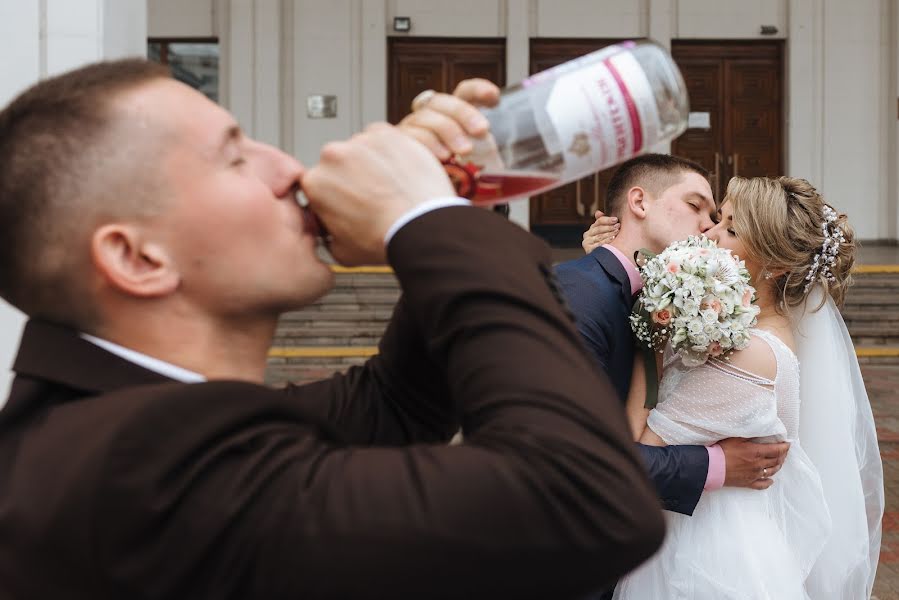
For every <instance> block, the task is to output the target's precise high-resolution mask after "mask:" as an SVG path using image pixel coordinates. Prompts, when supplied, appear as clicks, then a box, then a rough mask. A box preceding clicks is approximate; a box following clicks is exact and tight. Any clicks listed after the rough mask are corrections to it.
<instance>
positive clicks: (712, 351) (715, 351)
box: [709, 342, 724, 357]
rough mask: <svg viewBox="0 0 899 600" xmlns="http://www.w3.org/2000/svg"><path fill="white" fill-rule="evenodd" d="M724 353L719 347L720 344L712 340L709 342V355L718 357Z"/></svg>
mask: <svg viewBox="0 0 899 600" xmlns="http://www.w3.org/2000/svg"><path fill="white" fill-rule="evenodd" d="M722 354H724V349H723V348H722V347H721V344H720V343H718V342H712V343H711V344H709V356H713V357H718V356H721V355H722Z"/></svg>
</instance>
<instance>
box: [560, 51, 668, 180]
mask: <svg viewBox="0 0 899 600" xmlns="http://www.w3.org/2000/svg"><path fill="white" fill-rule="evenodd" d="M546 112H547V114H548V115H549V118H550V121H551V122H552V124H553V127H554V128H555V130H556V134H557V135H558V142H559V144H560V147H559V148H558V151H559V152H562V155H563V157H564V159H565V167H564V172H563V178H564V179H574V178H576V177H581V176H584V175H586V174H588V173H593V172H595V171H598V170H600V169H604V168H606V167H610V166H612V165H615V164H618V163H620V162H623V161H625V160H627V159H628V158H630V157H632V156H634V155H636V154H639V153H640V152H642V151H643V149H644V148H647V147H649V146H651V145H653V144H655V143H656V142H657V140H656V139H655V138H656V137H657V132H658V128H659V116H658V109H657V107H656V99H655V96H654V95H653V91H652V87H651V86H650V84H649V80H648V79H647V78H646V74H645V73H644V72H643V68H642V67H641V66H640V63H638V62H637V60H636V59H635V58H634V56H633V55H632V54H631V53H630V52H621V51H618V52H613V53H612V54H611V55H610V56H608V57H607V58H605V59H604V60H603V61H601V62H598V63H594V64H592V65H590V66H587V67H585V68H582V69H579V70H577V71H575V72H569V73H566V74H564V75H562V76H560V77H559V78H558V79H557V80H556V82H555V84H554V85H553V89H552V91H551V92H550V94H549V97H548V99H547V104H546Z"/></svg>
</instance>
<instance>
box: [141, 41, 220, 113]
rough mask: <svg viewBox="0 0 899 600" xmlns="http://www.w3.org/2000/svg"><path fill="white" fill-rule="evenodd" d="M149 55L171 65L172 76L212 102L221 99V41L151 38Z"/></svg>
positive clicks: (152, 58)
mask: <svg viewBox="0 0 899 600" xmlns="http://www.w3.org/2000/svg"><path fill="white" fill-rule="evenodd" d="M147 57H148V58H149V59H150V60H154V61H156V62H158V63H161V64H163V65H168V66H169V68H170V69H171V70H172V76H174V77H175V79H177V80H178V81H182V82H184V83H186V84H187V85H189V86H191V87H192V88H195V89H197V90H199V91H200V92H202V93H203V94H205V95H206V97H208V98H209V99H210V100H212V101H213V102H218V98H219V44H218V40H217V39H215V38H212V39H209V38H202V39H183V38H171V39H169V38H150V40H149V41H148V42H147Z"/></svg>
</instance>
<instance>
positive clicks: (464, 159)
mask: <svg viewBox="0 0 899 600" xmlns="http://www.w3.org/2000/svg"><path fill="white" fill-rule="evenodd" d="M483 113H484V115H485V116H486V117H487V119H488V121H490V133H489V134H488V135H487V136H485V137H484V138H480V139H476V140H473V142H474V149H473V150H472V152H470V153H469V154H466V155H465V156H459V157H455V158H454V159H451V160H450V161H449V162H448V163H447V164H446V165H445V167H446V170H447V173H448V174H449V175H450V178H451V179H452V180H453V183H454V184H455V186H456V191H457V193H458V194H459V195H460V196H463V197H466V198H471V199H472V201H473V202H474V203H475V204H482V205H484V204H495V203H498V202H508V201H509V200H514V199H516V198H524V197H528V196H532V195H534V194H538V193H541V192H545V191H547V190H550V189H552V188H555V187H557V186H560V185H564V184H566V183H568V182H570V181H574V180H576V179H579V178H581V177H584V176H585V175H589V174H590V173H595V172H597V171H600V170H602V169H605V168H608V167H611V166H613V165H616V164H618V163H621V162H624V161H625V160H627V159H629V158H631V157H633V156H636V155H638V154H641V153H643V152H647V151H649V150H650V149H651V148H652V146H654V145H655V144H658V143H659V142H665V141H668V140H671V139H673V138H675V137H677V136H678V135H680V134H681V133H683V131H684V130H685V129H686V127H687V115H688V113H689V101H688V99H687V89H686V86H685V85H684V80H683V77H682V76H681V74H680V71H679V70H678V68H677V65H675V63H674V60H673V59H672V58H671V55H670V54H669V53H668V52H667V51H666V50H665V49H664V48H663V47H662V46H660V45H658V44H656V43H655V42H651V41H636V42H624V43H621V44H615V45H613V46H609V47H606V48H603V49H602V50H598V51H596V52H592V53H590V54H587V55H585V56H582V57H580V58H576V59H574V60H571V61H568V62H566V63H563V64H561V65H559V66H557V67H554V68H552V69H548V70H546V71H543V72H541V73H537V74H535V75H533V76H531V77H529V78H528V79H525V80H524V81H522V82H521V83H520V84H518V85H515V86H513V87H510V88H507V89H505V90H503V92H502V94H501V96H500V101H499V104H498V105H497V106H495V107H493V108H489V109H484V110H483Z"/></svg>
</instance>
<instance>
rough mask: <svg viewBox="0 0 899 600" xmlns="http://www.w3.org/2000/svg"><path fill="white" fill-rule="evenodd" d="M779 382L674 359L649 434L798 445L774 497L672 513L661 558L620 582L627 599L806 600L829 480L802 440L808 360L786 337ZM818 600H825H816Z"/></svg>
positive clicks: (743, 495) (754, 494)
mask: <svg viewBox="0 0 899 600" xmlns="http://www.w3.org/2000/svg"><path fill="white" fill-rule="evenodd" d="M752 334H753V335H754V336H756V337H758V338H760V339H762V340H764V341H765V342H767V344H768V345H769V346H770V347H771V350H772V351H773V353H774V356H775V357H776V359H777V376H776V378H775V380H773V381H771V380H768V379H764V378H761V377H758V376H756V375H753V374H751V373H748V372H746V371H743V370H740V369H738V368H736V367H734V366H733V365H730V364H729V363H727V362H724V361H716V360H711V361H709V362H707V363H706V364H704V365H701V366H699V367H693V368H688V367H686V366H684V365H683V363H682V362H681V360H680V358H679V357H677V356H676V355H674V354H673V353H672V352H671V350H670V349H668V350H667V351H666V353H665V358H664V375H663V377H662V381H661V384H660V386H659V404H658V406H657V407H656V409H655V410H653V411H651V412H650V414H649V420H648V425H649V427H650V428H651V429H652V430H653V431H654V432H655V433H656V434H658V435H659V437H661V438H662V439H663V440H664V441H665V443H666V444H668V445H684V444H698V445H703V446H704V445H710V444H713V443H715V442H717V441H720V440H722V439H724V438H729V437H741V438H750V439H757V440H763V441H782V440H789V441H791V442H792V444H791V447H790V451H789V453H788V454H787V459H786V461H785V463H784V466H783V468H782V469H781V470H780V472H779V473H778V474H777V477H776V479H775V484H774V485H773V486H771V487H770V488H768V489H767V490H764V491H757V490H751V489H745V488H723V489H721V490H718V491H715V492H713V493H706V494H703V495H702V497H701V498H700V500H699V504H697V506H696V509H695V511H694V513H693V516H691V517H690V516H686V515H681V514H677V513H672V512H666V513H665V516H666V519H667V523H668V534H667V536H666V539H665V543H664V544H663V546H662V549H661V550H660V551H659V553H658V554H656V556H654V557H653V558H652V559H650V560H649V561H648V562H647V563H645V564H644V565H642V566H641V567H640V568H638V569H637V570H636V571H634V572H633V573H631V574H630V575H628V576H627V577H625V578H624V579H623V580H622V581H621V582H619V584H618V586H617V588H616V590H615V596H614V598H616V599H622V600H625V599H627V600H647V599H653V600H663V599H679V600H680V599H683V600H736V599H747V600H748V599H753V600H755V599H762V598H771V599H774V598H777V599H780V598H783V599H804V598H808V597H809V596H808V595H807V594H806V592H805V588H804V582H805V579H806V577H807V576H808V574H809V573H810V571H811V569H812V566H813V565H814V562H815V560H816V559H817V557H818V555H819V554H820V552H821V550H822V548H823V547H824V545H825V542H826V541H827V539H828V537H829V535H830V531H831V520H830V514H829V512H828V508H827V504H826V502H825V500H824V497H823V490H822V485H821V479H820V477H819V476H818V472H817V470H816V469H815V467H814V465H813V464H812V461H811V460H810V459H809V457H808V455H807V454H806V453H805V451H804V450H803V448H802V446H801V444H800V443H799V440H798V430H799V377H800V375H799V362H798V359H797V358H796V356H795V355H794V354H793V352H792V351H791V350H790V349H789V348H788V347H787V346H786V345H785V344H784V343H783V342H782V341H781V340H780V339H779V338H777V337H776V336H774V335H773V334H771V333H770V332H767V331H763V330H753V332H752ZM816 600H817V599H816Z"/></svg>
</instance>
